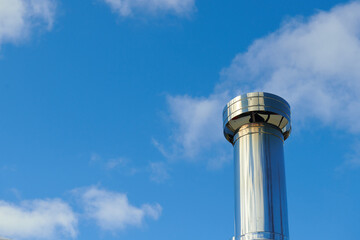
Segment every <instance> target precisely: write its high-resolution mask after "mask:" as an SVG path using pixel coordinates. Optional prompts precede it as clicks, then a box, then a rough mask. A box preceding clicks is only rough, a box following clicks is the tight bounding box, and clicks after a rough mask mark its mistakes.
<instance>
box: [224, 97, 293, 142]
mask: <svg viewBox="0 0 360 240" xmlns="http://www.w3.org/2000/svg"><path fill="white" fill-rule="evenodd" d="M255 122H265V123H268V124H271V125H273V126H276V127H278V128H279V129H280V131H281V132H282V133H283V135H284V139H286V138H288V137H289V135H290V132H291V115H290V105H289V104H288V102H286V101H285V100H284V99H283V98H281V97H279V96H277V95H274V94H271V93H267V92H252V93H246V94H243V95H240V96H237V97H235V98H233V99H232V100H230V101H229V102H228V103H227V104H226V106H225V108H224V111H223V126H224V135H225V138H226V139H227V140H228V141H229V142H230V143H233V138H234V135H235V134H236V132H237V131H238V130H239V128H240V127H241V126H243V125H244V124H248V123H255Z"/></svg>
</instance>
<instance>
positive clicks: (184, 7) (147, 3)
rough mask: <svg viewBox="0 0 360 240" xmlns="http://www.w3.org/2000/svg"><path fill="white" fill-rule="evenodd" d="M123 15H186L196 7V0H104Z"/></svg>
mask: <svg viewBox="0 0 360 240" xmlns="http://www.w3.org/2000/svg"><path fill="white" fill-rule="evenodd" d="M103 1H104V2H105V3H107V4H108V5H109V6H110V7H111V9H112V10H113V11H114V12H116V13H117V14H119V15H120V16H121V17H129V16H132V15H135V14H152V15H155V14H159V13H170V14H174V15H178V16H184V15H187V14H189V13H191V12H192V11H193V10H194V8H195V0H103Z"/></svg>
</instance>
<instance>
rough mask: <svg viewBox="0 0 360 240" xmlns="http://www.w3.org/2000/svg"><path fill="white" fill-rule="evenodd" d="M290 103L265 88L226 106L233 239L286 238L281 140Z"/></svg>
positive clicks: (285, 133) (287, 127)
mask: <svg viewBox="0 0 360 240" xmlns="http://www.w3.org/2000/svg"><path fill="white" fill-rule="evenodd" d="M290 129H291V126H290V107H289V105H288V103H287V102H286V101H285V100H283V99H282V98H280V97H278V96H276V95H273V94H269V93H248V94H245V95H242V96H239V97H237V98H235V99H233V100H232V101H230V102H229V103H228V104H227V106H226V107H225V109H224V134H225V137H226V138H227V139H228V140H229V141H230V142H231V143H232V144H233V146H234V168H235V169H234V173H235V174H234V176H235V240H255V239H256V240H260V239H274V240H288V239H289V230H288V219H287V203H286V186H285V168H284V150H283V143H284V139H286V138H287V137H288V136H289V133H290Z"/></svg>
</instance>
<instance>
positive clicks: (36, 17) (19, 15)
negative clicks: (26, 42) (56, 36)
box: [0, 0, 56, 44]
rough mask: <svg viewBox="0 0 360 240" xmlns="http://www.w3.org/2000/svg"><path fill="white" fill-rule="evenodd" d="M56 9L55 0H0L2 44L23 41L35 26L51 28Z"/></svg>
mask: <svg viewBox="0 0 360 240" xmlns="http://www.w3.org/2000/svg"><path fill="white" fill-rule="evenodd" d="M55 9H56V6H55V2H54V1H53V0H0V44H3V43H6V42H11V43H17V42H19V41H22V40H23V39H25V38H26V37H28V36H29V34H30V31H31V30H32V29H34V27H39V26H40V27H45V28H46V29H47V30H51V28H52V26H53V22H54V15H55Z"/></svg>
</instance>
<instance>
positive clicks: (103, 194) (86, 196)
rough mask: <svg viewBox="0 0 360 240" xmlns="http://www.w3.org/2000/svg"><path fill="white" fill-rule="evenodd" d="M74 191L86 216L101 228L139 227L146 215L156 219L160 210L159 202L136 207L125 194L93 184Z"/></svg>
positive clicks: (115, 229) (110, 229) (116, 229)
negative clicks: (81, 203)
mask: <svg viewBox="0 0 360 240" xmlns="http://www.w3.org/2000/svg"><path fill="white" fill-rule="evenodd" d="M75 192H76V193H77V194H79V195H80V198H81V200H82V202H83V204H84V207H85V213H86V215H87V217H89V218H90V219H93V220H95V221H96V223H97V225H98V226H99V227H100V228H101V229H103V230H108V231H118V230H123V229H125V228H127V227H130V226H135V227H140V226H141V225H142V224H143V223H144V220H145V218H146V217H148V218H151V219H154V220H157V219H158V218H159V217H160V215H161V211H162V208H161V206H160V205H159V204H143V205H142V206H140V207H136V206H134V205H132V204H130V203H129V200H128V198H127V195H126V194H124V193H119V192H111V191H107V190H104V189H100V188H99V187H95V186H93V187H89V188H85V189H80V190H76V191H75Z"/></svg>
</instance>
